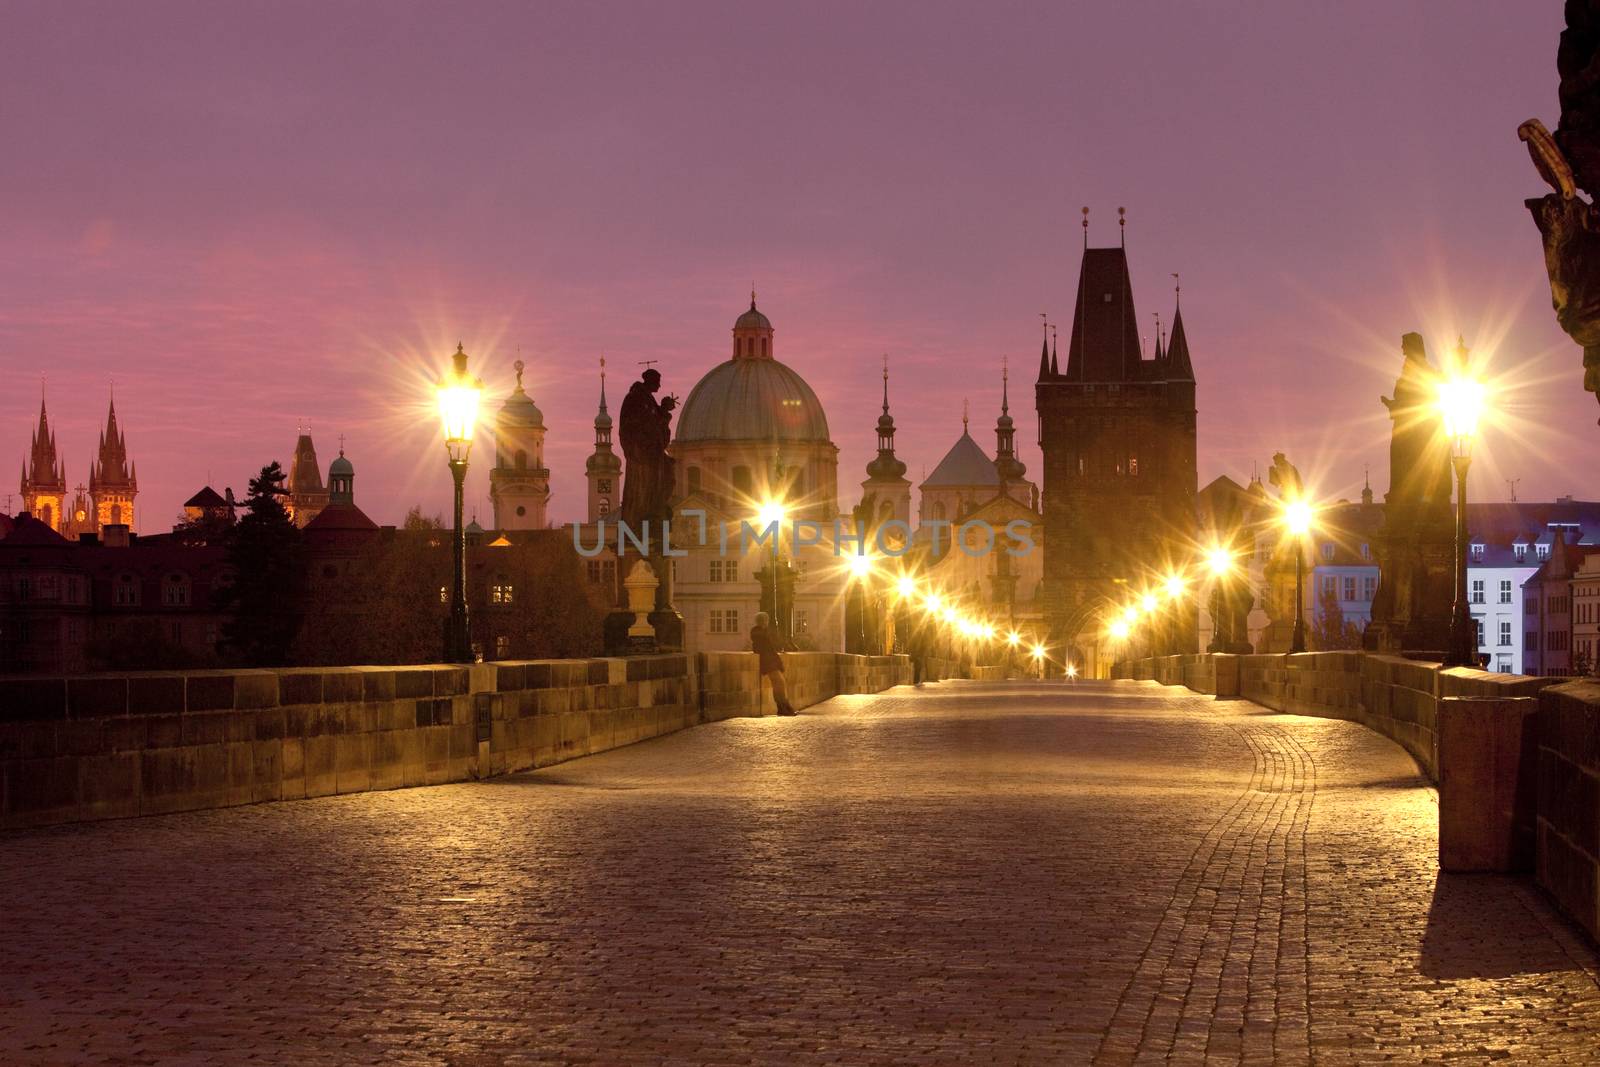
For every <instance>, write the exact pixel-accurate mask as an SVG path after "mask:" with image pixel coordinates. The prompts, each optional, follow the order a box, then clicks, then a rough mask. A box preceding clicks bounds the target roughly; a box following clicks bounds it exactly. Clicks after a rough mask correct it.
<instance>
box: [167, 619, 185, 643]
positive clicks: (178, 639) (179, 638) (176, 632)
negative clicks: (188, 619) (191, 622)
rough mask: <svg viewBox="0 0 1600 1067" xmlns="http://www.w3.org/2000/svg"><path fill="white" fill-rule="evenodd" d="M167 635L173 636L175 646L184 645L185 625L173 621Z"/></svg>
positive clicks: (178, 621)
mask: <svg viewBox="0 0 1600 1067" xmlns="http://www.w3.org/2000/svg"><path fill="white" fill-rule="evenodd" d="M167 633H168V634H169V635H170V636H171V638H172V643H173V644H175V645H181V644H183V623H182V622H181V621H180V620H178V619H173V620H172V622H171V624H170V625H169V626H168V627H167Z"/></svg>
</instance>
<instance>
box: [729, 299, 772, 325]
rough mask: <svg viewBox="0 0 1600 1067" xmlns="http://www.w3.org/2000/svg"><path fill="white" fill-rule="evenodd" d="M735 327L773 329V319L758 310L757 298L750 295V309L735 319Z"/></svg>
mask: <svg viewBox="0 0 1600 1067" xmlns="http://www.w3.org/2000/svg"><path fill="white" fill-rule="evenodd" d="M733 328H734V329H735V330H770V329H772V321H771V320H770V319H768V318H767V317H766V316H765V315H763V314H762V313H761V312H759V311H757V310H756V298H755V296H754V295H752V296H751V297H750V310H749V311H746V312H745V313H744V314H743V315H740V316H739V317H738V319H736V320H735V321H734V324H733Z"/></svg>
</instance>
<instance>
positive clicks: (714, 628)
mask: <svg viewBox="0 0 1600 1067" xmlns="http://www.w3.org/2000/svg"><path fill="white" fill-rule="evenodd" d="M710 630H711V632H712V633H714V634H736V633H738V632H739V609H738V608H712V609H711V626H710Z"/></svg>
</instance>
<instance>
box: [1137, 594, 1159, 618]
mask: <svg viewBox="0 0 1600 1067" xmlns="http://www.w3.org/2000/svg"><path fill="white" fill-rule="evenodd" d="M1156 607H1157V601H1156V596H1155V594H1154V593H1145V594H1144V595H1143V596H1141V597H1140V598H1139V609H1140V610H1141V611H1143V612H1144V613H1145V614H1146V615H1148V614H1150V613H1151V612H1153V611H1155V610H1156Z"/></svg>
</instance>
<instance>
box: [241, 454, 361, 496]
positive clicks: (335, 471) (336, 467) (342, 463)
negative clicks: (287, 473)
mask: <svg viewBox="0 0 1600 1067" xmlns="http://www.w3.org/2000/svg"><path fill="white" fill-rule="evenodd" d="M355 472H356V468H355V464H353V463H351V462H350V461H349V460H348V459H345V458H344V453H343V452H340V453H339V458H338V459H336V460H334V461H333V462H332V463H330V464H328V481H330V482H331V481H333V480H334V479H335V478H337V477H338V476H339V475H341V474H347V475H354V474H355ZM212 495H213V496H215V495H216V494H215V493H213V494H212Z"/></svg>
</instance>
